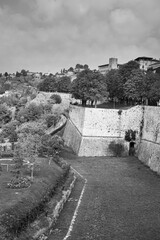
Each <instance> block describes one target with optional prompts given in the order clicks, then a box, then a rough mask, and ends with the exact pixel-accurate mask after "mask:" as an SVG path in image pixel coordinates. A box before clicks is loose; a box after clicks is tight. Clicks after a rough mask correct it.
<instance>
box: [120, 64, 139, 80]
mask: <svg viewBox="0 0 160 240" xmlns="http://www.w3.org/2000/svg"><path fill="white" fill-rule="evenodd" d="M136 69H139V64H138V63H137V62H136V61H129V62H128V63H125V64H123V65H121V66H120V68H119V74H120V77H121V78H122V81H123V83H125V82H126V81H127V80H128V79H129V77H130V75H131V72H132V71H133V70H136Z"/></svg>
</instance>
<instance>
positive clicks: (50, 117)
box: [45, 114, 60, 128]
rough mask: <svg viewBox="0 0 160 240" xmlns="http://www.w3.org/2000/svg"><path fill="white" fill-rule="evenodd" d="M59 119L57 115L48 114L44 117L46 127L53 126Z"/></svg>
mask: <svg viewBox="0 0 160 240" xmlns="http://www.w3.org/2000/svg"><path fill="white" fill-rule="evenodd" d="M59 119H60V116H59V115H58V114H48V115H46V117H45V121H46V124H47V127H48V128H49V127H51V126H55V125H56V124H57V123H58V121H59Z"/></svg>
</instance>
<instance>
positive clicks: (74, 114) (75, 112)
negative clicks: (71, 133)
mask: <svg viewBox="0 0 160 240" xmlns="http://www.w3.org/2000/svg"><path fill="white" fill-rule="evenodd" d="M84 115H85V108H83V107H77V106H73V105H70V108H69V116H70V119H71V121H72V122H73V124H74V125H75V126H76V127H77V128H78V130H79V131H80V133H81V134H82V133H83V125H84Z"/></svg>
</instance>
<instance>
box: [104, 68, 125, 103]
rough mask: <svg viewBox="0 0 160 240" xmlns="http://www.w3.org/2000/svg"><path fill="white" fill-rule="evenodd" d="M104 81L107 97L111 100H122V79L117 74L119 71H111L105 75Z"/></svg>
mask: <svg viewBox="0 0 160 240" xmlns="http://www.w3.org/2000/svg"><path fill="white" fill-rule="evenodd" d="M105 79H106V83H107V89H108V92H109V97H110V98H111V99H113V98H114V97H117V98H118V99H122V98H123V96H124V93H123V81H122V77H121V76H120V74H119V71H118V70H114V69H112V70H111V71H109V72H108V73H107V74H106V76H105Z"/></svg>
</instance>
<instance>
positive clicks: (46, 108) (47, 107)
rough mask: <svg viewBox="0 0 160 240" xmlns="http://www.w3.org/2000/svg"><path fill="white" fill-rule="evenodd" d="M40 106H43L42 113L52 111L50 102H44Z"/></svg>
mask: <svg viewBox="0 0 160 240" xmlns="http://www.w3.org/2000/svg"><path fill="white" fill-rule="evenodd" d="M42 107H43V113H45V114H46V113H51V111H52V104H51V103H49V102H48V103H46V104H44V105H42Z"/></svg>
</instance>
